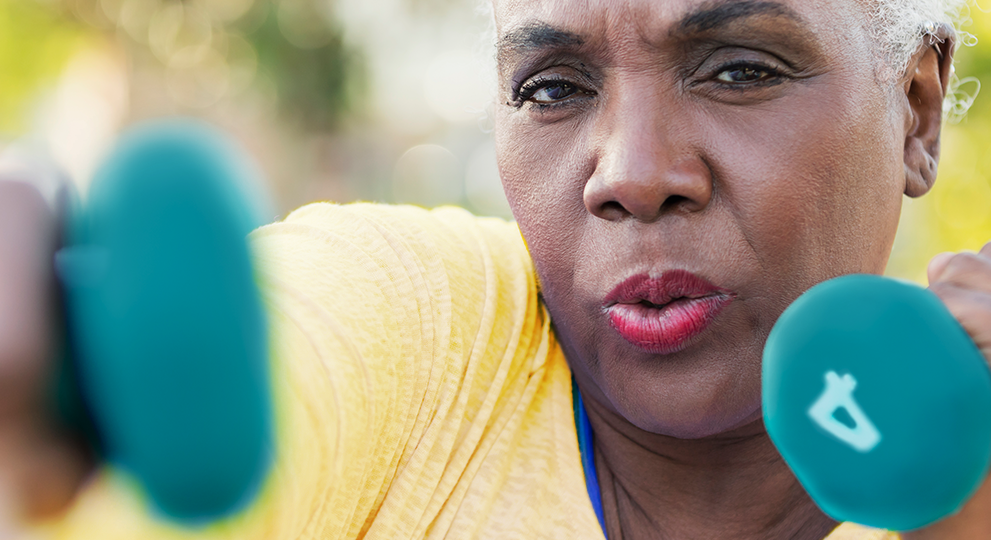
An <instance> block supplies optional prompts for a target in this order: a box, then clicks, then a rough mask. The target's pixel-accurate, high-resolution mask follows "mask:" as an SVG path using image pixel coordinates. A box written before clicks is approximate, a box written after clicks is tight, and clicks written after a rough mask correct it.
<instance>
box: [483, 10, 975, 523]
mask: <svg viewBox="0 0 991 540" xmlns="http://www.w3.org/2000/svg"><path fill="white" fill-rule="evenodd" d="M865 9H866V6H864V5H861V4H859V3H854V2H849V1H847V2H843V1H839V0H835V1H827V2H817V3H811V2H803V1H800V0H781V1H780V2H740V1H732V0H730V1H716V2H711V1H700V0H672V1H667V2H656V1H650V0H629V1H627V2H609V1H607V0H589V1H583V2H577V1H574V0H545V1H541V2H538V1H531V0H527V1H522V0H500V1H499V2H497V3H496V6H495V12H496V21H497V27H498V32H499V36H500V41H499V45H500V48H499V56H498V58H499V76H500V87H499V91H500V94H499V97H500V100H501V103H500V104H499V108H498V114H497V119H496V132H495V133H496V141H497V149H498V155H499V165H500V171H501V174H502V179H503V183H504V187H505V190H506V194H507V196H508V198H509V201H510V204H511V206H512V208H513V212H514V215H515V217H516V218H517V220H518V222H519V225H520V228H521V230H522V232H523V235H524V237H525V238H526V240H527V244H528V246H529V249H530V253H531V255H532V256H533V260H534V262H535V265H536V269H537V272H538V275H539V277H540V281H541V284H542V294H543V297H544V300H545V302H546V304H547V307H548V309H549V310H550V312H551V315H552V319H553V320H554V324H555V330H556V333H557V336H558V338H559V340H560V342H561V345H562V347H563V348H564V351H565V354H566V356H567V358H568V361H569V364H570V365H571V368H572V370H573V372H574V375H575V378H576V380H577V382H578V385H579V387H580V389H581V391H582V394H583V396H584V397H585V403H586V407H587V410H588V414H589V418H590V421H591V424H592V428H593V431H594V433H595V450H594V454H595V461H596V465H597V467H598V476H599V481H600V485H601V486H602V490H603V501H602V502H603V507H604V512H605V518H606V527H607V530H608V534H609V537H610V538H626V539H641V538H755V539H756V538H807V539H819V538H823V537H825V536H826V535H827V534H828V533H829V531H831V530H832V529H833V528H835V526H836V523H835V522H834V521H832V520H831V519H830V518H829V517H827V516H826V515H824V514H823V513H822V512H821V511H820V510H819V509H818V508H817V507H816V506H815V505H814V504H813V503H812V501H811V500H810V499H809V497H808V496H807V495H806V494H805V492H804V490H803V489H802V487H801V486H800V485H799V484H798V482H797V481H796V479H795V478H794V476H793V475H792V474H791V472H790V471H789V469H788V468H787V466H786V465H785V464H784V462H783V461H782V459H781V458H780V456H779V455H778V454H777V452H776V451H775V449H774V447H773V445H772V444H771V443H770V441H769V439H768V437H767V434H766V432H765V430H764V427H763V425H762V422H761V401H760V365H761V353H762V350H763V345H764V342H765V340H766V338H767V335H768V333H769V332H770V330H771V327H772V326H773V324H774V322H775V321H776V319H777V318H778V316H779V315H780V314H781V312H782V311H783V310H784V309H785V307H787V306H788V305H789V304H790V303H791V302H792V301H793V300H795V298H797V297H798V296H799V295H800V294H801V293H802V292H804V291H805V290H807V289H809V288H810V287H811V286H813V285H815V284H816V283H819V282H821V281H824V280H826V279H829V278H831V277H835V276H839V275H843V274H848V273H854V272H860V273H874V274H881V273H883V271H884V267H885V264H886V262H887V259H888V256H889V253H890V250H891V246H892V242H893V240H894V236H895V231H896V228H897V224H898V217H899V213H900V209H901V201H902V197H903V195H908V196H911V197H918V196H921V195H923V194H925V193H926V192H928V191H929V189H930V188H931V187H932V185H933V182H934V180H935V176H936V162H937V160H938V156H939V133H940V124H941V104H942V100H943V97H944V95H945V92H946V87H947V81H948V79H949V70H950V65H951V55H952V50H953V42H952V40H953V36H952V35H951V30H950V29H948V28H942V29H940V31H939V34H938V36H936V37H937V38H938V39H935V38H934V37H932V36H928V37H923V36H922V35H921V33H920V40H919V49H918V51H917V52H916V53H915V54H914V56H913V57H912V58H911V61H910V63H909V65H908V68H907V69H906V70H905V72H904V75H902V74H900V73H897V72H894V71H893V70H891V69H890V68H889V67H888V64H886V63H885V62H884V61H883V60H881V59H880V58H879V56H878V54H877V51H876V50H875V48H874V47H875V45H874V42H873V40H872V38H871V36H870V34H869V32H868V29H867V28H865V27H863V24H862V22H863V21H864V20H866V19H867V16H866V12H865ZM986 251H987V253H985V254H983V255H980V256H978V257H980V258H979V260H977V261H971V264H972V266H974V265H976V266H978V267H979V269H978V270H973V271H972V272H971V273H970V274H968V278H967V279H968V280H966V281H965V282H964V283H963V284H962V285H960V286H959V287H958V289H957V290H955V291H954V294H955V295H956V296H952V295H949V294H948V292H947V291H948V289H947V288H946V286H944V285H942V284H940V283H938V280H939V279H940V278H939V276H940V275H941V274H942V273H943V269H944V268H945V267H946V265H949V267H950V268H953V267H954V265H955V264H960V263H959V261H958V260H957V259H953V260H949V258H948V257H945V256H944V257H941V258H937V259H935V260H934V261H933V263H932V265H931V267H930V273H931V274H930V278H931V280H932V282H933V283H934V285H933V290H934V292H936V293H937V294H938V295H939V296H940V297H941V298H942V299H943V300H944V302H946V303H947V305H948V306H949V307H950V309H951V312H953V313H954V314H955V315H957V316H958V320H960V322H961V323H962V324H963V325H964V327H965V328H966V329H967V330H968V332H970V334H971V336H972V337H973V338H975V341H977V342H978V344H979V345H980V344H981V343H982V342H991V340H989V337H991V324H989V322H991V302H988V298H987V297H986V293H987V292H988V290H989V287H988V285H986V284H987V283H991V259H989V258H987V257H986V255H991V248H989V249H988V250H986ZM672 269H684V270H688V271H690V272H693V273H695V274H697V275H700V276H702V277H704V278H705V279H707V280H709V281H710V282H712V283H713V284H715V285H717V286H719V287H722V288H725V289H729V290H731V291H733V292H734V293H735V299H734V301H733V302H732V303H731V304H730V305H728V306H727V307H726V308H725V309H724V310H723V311H722V313H720V315H719V316H718V317H717V318H716V319H715V320H714V322H713V323H712V324H711V325H710V326H709V327H708V328H707V329H706V330H705V331H704V332H703V333H702V334H700V335H698V336H696V338H693V339H692V340H691V341H690V342H689V344H688V345H687V346H686V347H684V348H682V350H679V351H677V352H674V353H669V354H655V353H651V352H649V351H644V350H642V349H640V348H638V347H636V346H634V345H633V344H631V343H630V342H628V341H626V340H625V339H623V338H622V337H621V336H620V335H619V334H618V333H617V332H616V331H615V330H614V329H613V328H612V327H611V326H610V324H609V320H608V317H607V315H606V314H605V312H604V310H603V300H604V298H605V297H606V295H607V294H608V293H609V291H610V290H612V288H613V287H615V286H616V285H617V284H619V283H620V282H621V281H623V280H624V279H626V278H628V277H630V276H633V275H637V274H642V273H647V274H650V275H653V276H656V275H660V274H662V273H663V272H665V271H668V270H672ZM947 272H949V270H947ZM961 290H962V291H963V292H960V291H961ZM974 304H976V305H977V307H975V306H974ZM965 306H969V307H965ZM965 311H966V312H968V313H971V314H972V315H971V316H970V319H967V317H962V316H961V314H962V313H963V312H965ZM974 313H979V314H974ZM983 350H984V351H985V354H986V355H987V352H988V351H989V350H991V348H985V349H983ZM987 491H988V489H987V488H985V489H983V490H982V492H981V494H979V495H978V497H976V498H975V501H974V502H972V503H971V507H975V506H974V505H977V506H976V508H978V510H977V511H969V512H970V513H968V512H966V511H965V512H964V513H962V514H960V515H958V516H956V517H955V518H951V519H949V520H946V521H945V522H943V523H941V524H940V525H939V527H933V528H930V529H929V530H927V531H918V532H917V533H916V535H915V537H917V538H930V537H934V538H955V537H961V536H955V534H960V533H961V532H962V531H963V530H964V529H962V528H959V527H969V528H968V529H966V530H967V531H968V534H976V535H977V536H968V537H972V538H976V537H978V536H983V537H991V524H989V523H988V519H987V518H984V517H983V515H982V514H987V513H988V512H981V511H980V509H981V508H983V509H987V508H989V507H991V501H989V500H987V499H988V495H987V494H986V492H987ZM971 507H969V508H971ZM954 523H956V525H954ZM953 527H958V528H956V529H954V528H953ZM927 535H929V536H927Z"/></svg>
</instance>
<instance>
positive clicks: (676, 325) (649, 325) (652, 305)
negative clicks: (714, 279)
mask: <svg viewBox="0 0 991 540" xmlns="http://www.w3.org/2000/svg"><path fill="white" fill-rule="evenodd" d="M735 297H736V293H734V292H733V291H730V290H728V289H724V288H722V287H717V286H716V285H713V284H712V283H710V282H709V281H707V280H706V279H704V278H702V277H699V276H697V275H695V274H693V273H691V272H688V271H686V270H669V271H667V272H664V273H663V274H662V275H661V276H660V277H656V278H652V277H650V276H649V275H647V274H638V275H636V276H633V277H630V278H629V279H627V280H625V281H623V282H622V283H620V284H619V285H618V286H617V287H616V288H615V289H613V290H612V291H611V292H610V293H609V294H608V295H607V296H606V298H605V300H604V302H603V309H604V310H605V312H606V314H607V315H608V316H609V320H610V323H611V326H612V327H613V328H614V329H615V330H616V331H617V332H619V334H620V336H622V337H623V338H624V339H625V340H626V341H628V342H630V343H631V344H633V345H635V346H636V347H638V348H640V349H642V350H644V351H645V352H649V353H654V354H668V353H672V352H677V351H679V350H682V349H684V348H685V347H687V346H688V343H689V341H690V340H691V339H692V338H693V337H695V336H697V335H699V334H700V333H702V331H704V330H705V329H706V328H707V327H708V326H709V324H710V323H711V322H712V321H713V320H714V319H715V318H716V315H718V314H719V312H720V311H722V309H723V308H724V307H726V305H728V304H729V303H730V302H732V301H733V299H734V298H735Z"/></svg>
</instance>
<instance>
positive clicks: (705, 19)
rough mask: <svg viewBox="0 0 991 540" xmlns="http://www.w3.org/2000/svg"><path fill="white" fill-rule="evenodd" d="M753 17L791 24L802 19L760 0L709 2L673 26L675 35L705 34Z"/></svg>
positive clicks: (773, 3) (781, 5)
mask: <svg viewBox="0 0 991 540" xmlns="http://www.w3.org/2000/svg"><path fill="white" fill-rule="evenodd" d="M754 17H783V18H786V19H791V20H792V21H793V22H797V23H801V22H803V21H802V18H801V17H799V16H798V14H797V13H795V12H794V11H792V9H791V8H789V7H788V6H786V5H784V4H779V3H777V2H768V1H762V0H744V1H742V2H740V1H736V2H734V1H716V2H710V3H709V4H707V6H705V7H702V8H701V9H698V10H696V11H693V12H692V13H689V14H688V15H685V16H684V17H682V19H681V21H680V22H679V23H678V24H677V25H676V26H675V28H677V31H676V32H675V33H677V34H687V33H694V32H706V31H709V30H715V29H718V28H720V27H723V26H727V25H729V24H730V23H734V22H737V21H740V20H741V19H749V18H754Z"/></svg>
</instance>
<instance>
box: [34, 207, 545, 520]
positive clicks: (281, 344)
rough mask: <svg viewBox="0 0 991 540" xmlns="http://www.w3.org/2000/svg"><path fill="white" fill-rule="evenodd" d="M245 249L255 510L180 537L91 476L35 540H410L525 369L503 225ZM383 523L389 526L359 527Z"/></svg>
mask: <svg viewBox="0 0 991 540" xmlns="http://www.w3.org/2000/svg"><path fill="white" fill-rule="evenodd" d="M251 241H252V244H253V249H254V252H255V258H256V268H257V272H258V280H259V282H260V283H261V284H262V290H263V296H264V300H265V303H266V305H267V308H268V313H269V324H270V327H271V331H270V332H271V337H272V339H271V344H272V359H273V360H272V373H273V376H272V379H273V381H272V384H273V394H274V396H275V404H276V430H277V435H276V439H277V448H276V456H277V457H276V462H275V465H274V467H273V470H272V472H271V474H270V478H269V479H268V481H267V482H266V485H265V487H264V488H263V490H262V493H261V494H260V496H259V497H257V499H256V500H255V501H254V502H253V503H251V504H250V505H249V506H248V508H247V509H246V510H245V511H243V512H241V513H240V514H239V515H237V516H234V517H232V518H229V519H225V520H223V521H221V522H218V523H213V524H209V525H207V526H205V527H199V528H189V527H182V526H178V525H176V524H173V523H170V522H168V521H167V520H163V519H160V518H158V517H156V516H155V515H154V512H153V511H149V510H148V509H147V507H146V505H145V504H144V503H143V502H142V501H141V498H140V496H139V495H138V493H139V491H138V490H137V489H135V488H134V487H133V486H130V485H128V482H127V480H126V479H124V478H122V477H120V476H119V475H118V474H117V473H114V472H113V471H104V472H103V473H101V475H100V476H99V477H98V478H97V479H95V480H94V482H93V485H91V486H90V487H89V488H88V489H87V490H86V493H84V495H83V496H82V497H81V498H80V501H79V503H78V504H77V505H76V506H75V508H74V509H73V510H72V512H71V513H70V514H69V515H68V516H67V517H66V518H65V519H63V520H61V521H60V523H58V524H57V526H55V525H53V526H52V527H51V528H50V529H49V532H52V533H53V534H52V535H51V536H53V537H56V538H65V539H67V540H68V539H80V540H82V539H86V540H89V539H90V538H100V539H101V540H116V539H118V538H120V539H124V538H127V539H132V538H143V539H149V540H156V539H162V540H166V539H168V540H171V539H187V538H188V539H197V540H207V539H210V540H212V539H217V540H230V539H235V538H236V539H239V540H253V539H259V540H261V539H265V540H276V539H296V538H301V537H305V538H357V537H361V536H364V535H365V534H366V533H367V532H368V531H369V530H370V529H371V528H372V527H373V525H375V526H378V527H384V526H387V525H388V526H395V527H396V528H397V529H398V528H401V529H403V530H407V531H421V532H422V531H423V530H425V529H426V528H427V527H428V526H429V525H430V521H431V520H432V519H433V517H434V516H435V515H436V512H437V506H438V505H439V504H443V501H444V499H445V498H446V495H445V490H448V491H449V490H452V489H454V488H453V486H454V484H455V483H456V482H457V476H458V475H460V474H461V471H462V470H463V469H464V467H465V466H467V465H465V464H467V463H468V462H469V461H470V458H471V454H472V451H473V448H474V447H475V446H476V445H477V443H478V441H480V440H481V439H482V437H483V434H484V433H485V432H486V430H487V429H489V428H491V426H492V425H493V422H496V419H497V417H498V416H499V415H498V408H499V407H500V406H502V402H503V401H504V398H505V396H507V395H508V392H507V389H508V388H510V387H513V385H514V382H513V381H519V380H521V378H523V379H525V378H526V377H527V376H528V374H529V373H532V372H533V371H534V370H537V369H539V368H540V366H536V365H532V363H533V359H534V358H537V357H539V355H536V354H533V350H534V349H535V348H536V347H539V346H541V344H540V343H538V341H539V340H538V339H535V338H533V339H532V337H533V336H537V337H539V335H540V328H541V327H542V326H543V320H542V317H543V312H542V311H541V310H540V309H539V308H538V301H537V291H538V289H537V284H536V279H535V277H534V273H533V269H532V266H531V262H530V259H529V256H528V254H527V251H526V248H525V245H524V244H523V241H522V239H521V238H520V235H519V230H518V229H517V228H516V226H515V225H514V224H511V223H506V222H504V221H501V220H496V219H485V218H476V217H474V216H471V215H470V214H469V213H467V212H466V211H463V210H459V209H454V208H442V209H438V210H433V211H427V210H424V209H421V208H417V207H411V206H384V205H372V204H355V205H344V206H341V205H333V204H327V203H321V204H315V205H310V206H306V207H303V208H301V209H300V210H297V211H296V212H294V213H293V214H291V215H290V216H289V217H288V218H287V219H286V220H284V221H282V222H279V223H275V224H272V225H268V226H266V227H263V228H261V229H259V230H257V231H255V232H254V233H252V235H251ZM545 341H546V339H545ZM543 346H544V347H546V343H544V345H543ZM516 386H519V385H516ZM387 499H388V500H387ZM383 506H386V507H388V508H389V509H391V510H389V511H388V512H387V511H385V510H383ZM383 516H388V520H393V521H394V522H395V523H393V524H392V525H389V524H380V523H376V521H377V518H383ZM383 519H384V518H383ZM378 520H380V521H381V520H382V519H378Z"/></svg>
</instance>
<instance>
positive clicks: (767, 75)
mask: <svg viewBox="0 0 991 540" xmlns="http://www.w3.org/2000/svg"><path fill="white" fill-rule="evenodd" d="M740 70H750V71H757V72H763V73H764V76H763V77H761V78H759V79H757V80H754V81H745V82H728V81H720V80H719V79H718V78H719V76H720V75H722V74H723V73H726V72H730V71H740ZM783 77H784V73H782V72H781V71H780V70H778V69H776V68H774V67H772V66H769V65H767V64H762V63H760V62H730V63H728V64H724V65H722V66H720V67H719V68H717V69H716V70H715V71H714V72H713V75H712V77H710V78H709V80H712V81H714V82H716V83H717V84H719V85H720V86H722V87H724V88H729V89H733V90H745V89H746V87H752V86H767V85H773V84H778V83H780V82H781V81H782V79H783ZM701 82H705V81H701Z"/></svg>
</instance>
